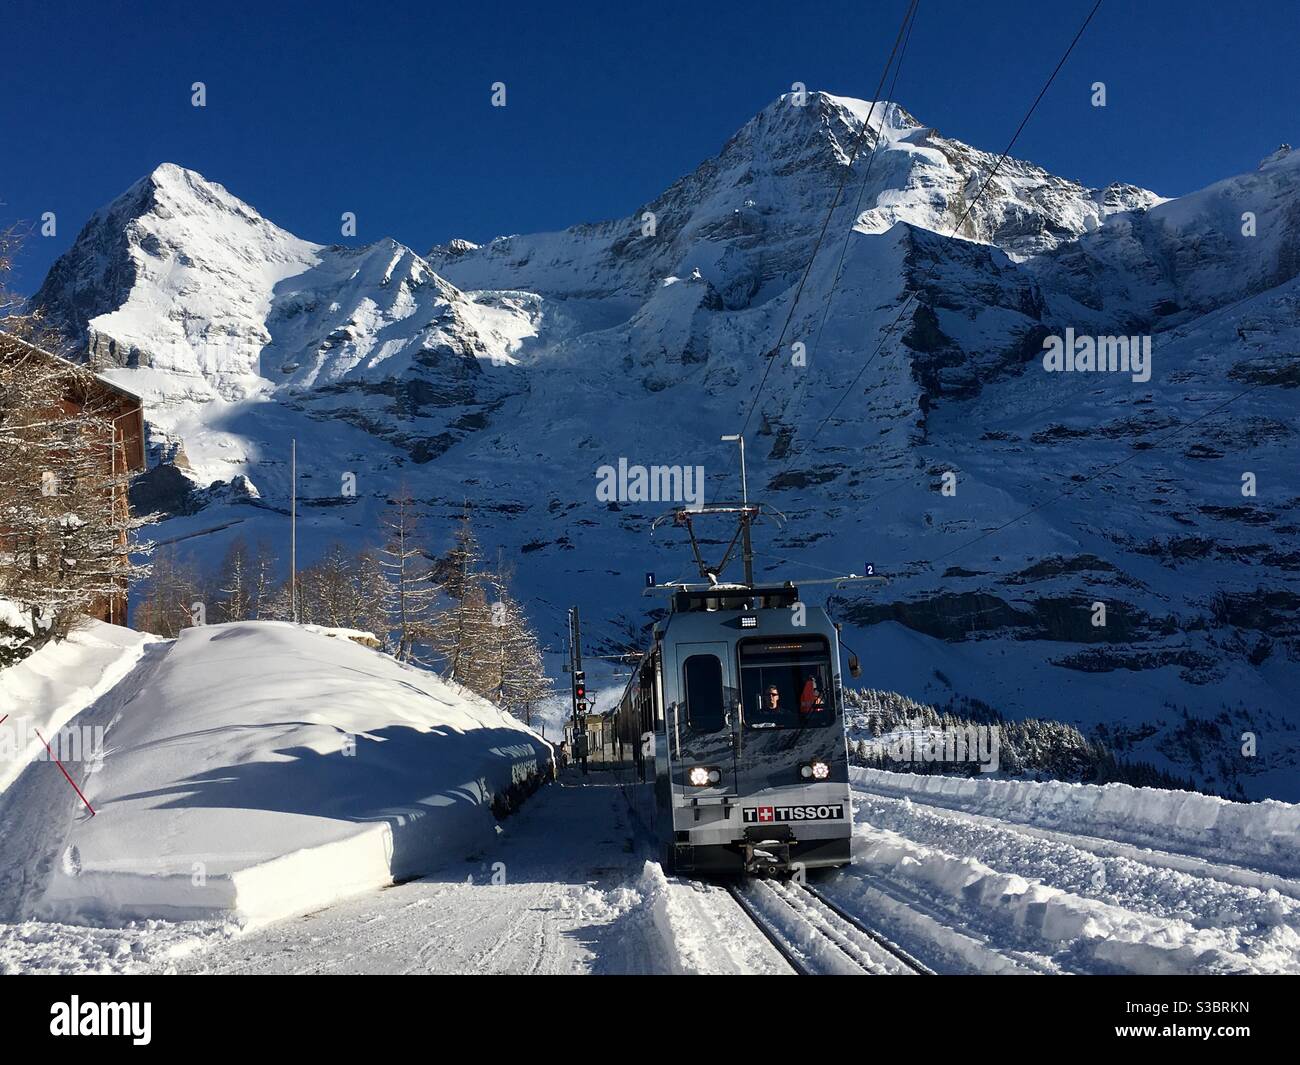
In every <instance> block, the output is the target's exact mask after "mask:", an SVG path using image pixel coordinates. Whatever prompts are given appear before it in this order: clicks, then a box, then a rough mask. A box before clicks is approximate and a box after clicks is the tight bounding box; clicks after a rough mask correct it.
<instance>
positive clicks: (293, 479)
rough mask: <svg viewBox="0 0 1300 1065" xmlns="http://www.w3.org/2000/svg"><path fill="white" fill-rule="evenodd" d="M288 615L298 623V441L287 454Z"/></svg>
mask: <svg viewBox="0 0 1300 1065" xmlns="http://www.w3.org/2000/svg"><path fill="white" fill-rule="evenodd" d="M289 456H290V457H289V615H290V617H292V618H293V622H294V624H295V625H296V624H297V623H298V440H297V438H296V437H295V438H294V440H293V442H292V443H291V444H290V452H289Z"/></svg>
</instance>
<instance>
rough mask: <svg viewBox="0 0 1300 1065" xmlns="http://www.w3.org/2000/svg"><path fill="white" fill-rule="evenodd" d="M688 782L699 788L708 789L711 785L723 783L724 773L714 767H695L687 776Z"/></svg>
mask: <svg viewBox="0 0 1300 1065" xmlns="http://www.w3.org/2000/svg"><path fill="white" fill-rule="evenodd" d="M686 782H687V783H688V784H691V785H692V786H694V787H697V788H707V787H708V786H709V785H710V784H719V783H721V782H722V771H721V770H720V769H714V768H713V767H712V766H707V765H697V766H693V767H692V768H691V770H690V772H688V773H687V774H686Z"/></svg>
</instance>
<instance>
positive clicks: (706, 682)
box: [682, 655, 726, 732]
mask: <svg viewBox="0 0 1300 1065" xmlns="http://www.w3.org/2000/svg"><path fill="white" fill-rule="evenodd" d="M682 675H683V679H684V683H683V686H682V690H683V691H684V692H685V694H686V723H687V724H688V725H689V726H690V728H691V731H692V732H717V731H718V730H719V729H721V728H722V726H723V724H724V723H725V721H726V709H725V708H724V706H723V694H722V660H721V659H720V658H718V656H717V655H691V656H690V658H688V659H687V660H686V662H685V664H684V665H683V666H682Z"/></svg>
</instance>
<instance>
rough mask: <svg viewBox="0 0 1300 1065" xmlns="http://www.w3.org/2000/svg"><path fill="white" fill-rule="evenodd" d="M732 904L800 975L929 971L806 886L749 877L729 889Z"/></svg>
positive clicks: (908, 973) (895, 974)
mask: <svg viewBox="0 0 1300 1065" xmlns="http://www.w3.org/2000/svg"><path fill="white" fill-rule="evenodd" d="M728 890H729V891H730V892H731V895H732V897H733V898H734V899H735V900H736V903H737V904H738V905H739V906H740V907H741V909H743V910H744V911H745V913H746V915H748V917H749V918H750V920H751V921H753V922H754V924H755V925H757V926H758V929H759V931H760V932H762V934H763V935H764V936H765V937H766V938H767V940H768V941H769V942H770V943H771V944H772V945H773V946H774V947H775V948H776V949H777V950H778V951H779V952H780V954H781V956H782V957H783V958H785V960H786V961H787V962H788V963H789V964H790V966H791V967H792V968H793V969H794V970H795V972H797V973H799V974H800V975H802V976H823V975H857V976H864V975H865V976H898V975H921V974H925V975H929V974H930V973H931V970H930V969H928V968H927V967H926V966H924V965H922V964H921V963H920V962H918V961H917V960H916V959H915V958H913V957H912V956H911V955H909V954H908V953H907V952H906V951H904V950H902V948H900V947H898V946H897V945H896V944H894V943H892V942H891V941H890V940H888V939H887V938H886V937H885V936H883V935H882V934H881V933H879V932H877V931H876V930H874V929H871V928H868V927H867V926H866V925H865V924H863V923H862V921H860V920H859V919H857V918H855V917H853V916H851V915H849V914H847V913H845V912H844V911H843V910H841V909H840V908H839V907H838V906H835V905H833V904H831V903H829V902H827V901H826V900H825V899H823V898H822V897H821V896H820V895H819V894H817V893H816V892H815V891H811V890H809V889H808V888H807V887H806V885H798V884H795V883H793V882H782V881H765V880H760V881H750V882H747V883H745V884H743V885H740V884H733V885H730V886H729V887H728Z"/></svg>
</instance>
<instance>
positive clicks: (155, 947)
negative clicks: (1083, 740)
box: [0, 774, 1300, 975]
mask: <svg viewBox="0 0 1300 1065" xmlns="http://www.w3.org/2000/svg"><path fill="white" fill-rule="evenodd" d="M885 775H886V776H887V775H888V774H885ZM606 780H607V777H605V776H604V775H600V774H593V775H592V776H591V777H589V778H587V781H586V783H585V784H584V783H583V782H581V781H580V780H579V778H576V777H574V776H569V777H568V778H567V780H566V782H565V783H566V785H567V786H554V787H550V788H546V789H544V790H543V791H541V792H539V793H538V794H537V795H535V796H534V797H533V798H532V799H531V800H530V801H529V802H528V803H527V804H526V805H525V806H524V808H523V810H522V811H521V812H520V813H518V814H517V815H515V816H513V817H511V818H508V819H507V820H506V821H504V822H502V823H501V825H500V826H499V828H498V831H497V833H496V835H495V840H494V841H493V842H491V843H489V844H487V845H485V846H483V847H482V848H480V849H477V850H475V851H473V852H472V853H466V854H464V855H461V856H458V857H457V859H456V860H455V861H452V862H450V863H449V864H447V865H446V866H445V867H444V868H443V869H441V870H440V871H439V872H437V873H435V874H433V875H431V876H428V877H425V878H423V879H420V880H416V881H413V882H409V883H403V884H397V885H393V886H390V887H386V888H384V889H382V890H380V891H375V892H368V893H366V894H363V895H358V896H355V897H353V898H350V899H347V900H344V901H342V902H340V903H337V904H336V905H333V906H330V907H327V908H324V909H321V910H319V911H316V912H313V913H309V914H306V915H303V916H298V917H294V918H290V919H287V920H284V921H280V922H276V923H273V924H270V925H267V926H264V927H261V928H256V929H252V930H248V929H241V928H240V927H238V926H237V925H235V924H233V923H226V924H220V923H213V922H209V923H206V924H205V923H200V922H177V923H172V922H164V921H151V922H134V923H132V924H130V925H129V926H127V927H125V928H120V929H119V928H102V927H77V926H72V925H57V924H51V923H45V922H38V921H27V922H24V923H20V924H17V925H14V926H0V971H9V972H22V971H71V970H75V969H78V968H84V969H90V970H94V971H115V972H167V973H170V972H181V973H192V972H203V973H214V972H221V973H234V972H238V973H303V974H306V973H353V972H359V973H424V972H430V973H465V974H471V973H644V972H661V973H684V974H694V973H701V974H706V973H721V974H745V973H750V974H762V975H769V974H770V975H778V974H788V973H789V972H790V971H791V970H790V967H789V965H788V964H787V963H786V962H785V961H784V960H783V959H782V958H781V956H780V955H779V954H778V952H777V951H776V950H775V949H774V948H773V947H772V946H771V944H770V943H768V941H767V940H766V939H765V938H764V937H762V936H761V935H760V934H758V932H757V931H756V930H755V929H754V927H753V926H752V924H751V922H750V919H749V918H748V917H747V916H746V915H745V914H744V913H743V912H742V911H741V910H740V908H739V907H738V906H737V904H736V902H735V901H734V900H733V899H732V898H731V897H730V896H729V895H728V893H727V891H726V889H725V888H724V887H723V886H722V885H720V884H716V883H702V882H697V881H690V880H686V879H684V878H678V877H666V876H665V875H664V874H663V871H662V869H661V868H660V867H659V865H658V863H657V862H655V861H653V860H652V859H650V858H649V854H650V853H651V848H650V846H649V840H648V839H647V836H646V834H645V831H644V829H643V827H642V826H641V824H640V822H639V821H638V819H637V817H636V816H635V814H634V811H633V810H632V808H631V805H630V804H629V803H628V801H627V796H625V794H624V790H625V789H623V788H620V787H616V786H609V785H608V784H606ZM873 787H879V784H878V782H872V781H868V780H864V779H859V780H857V781H856V782H855V806H856V822H855V827H854V834H855V846H854V849H855V856H854V864H853V865H852V866H851V867H849V868H847V869H844V870H839V871H835V872H831V873H821V874H814V875H813V876H811V877H810V882H811V883H813V884H814V885H815V886H816V887H817V888H818V889H819V890H820V891H821V892H822V893H823V894H824V895H826V896H827V897H828V898H830V899H831V900H832V901H834V902H836V903H837V904H838V905H840V906H841V907H843V908H844V909H845V910H847V911H849V912H850V913H852V914H855V915H856V916H858V917H859V918H860V919H861V920H863V921H864V922H865V923H866V924H868V925H869V926H870V927H872V928H874V929H877V930H878V931H880V932H881V933H883V934H884V935H885V936H887V937H888V938H889V939H890V940H892V941H893V942H894V943H896V944H899V945H900V946H902V947H903V948H905V949H906V950H907V951H909V952H910V953H911V954H912V955H914V956H915V957H917V958H918V959H920V960H921V962H923V963H924V964H925V965H927V966H929V967H930V968H932V969H934V970H935V971H937V972H940V973H993V974H1060V973H1125V972H1128V973H1194V974H1202V973H1287V972H1289V973H1296V972H1300V881H1296V880H1287V879H1285V878H1282V877H1274V879H1273V882H1272V884H1271V885H1270V886H1267V887H1261V886H1257V885H1254V884H1250V883H1242V882H1234V881H1233V880H1232V879H1231V878H1230V875H1229V874H1231V873H1233V872H1241V873H1243V874H1244V873H1247V872H1249V871H1248V870H1244V869H1242V868H1240V867H1236V866H1226V865H1223V864H1219V863H1214V862H1210V861H1202V862H1201V863H1200V864H1194V863H1192V864H1188V865H1186V867H1179V866H1178V864H1177V863H1178V862H1179V861H1182V860H1185V856H1180V855H1178V854H1170V853H1165V852H1161V851H1155V850H1147V849H1143V848H1138V847H1131V848H1129V850H1128V851H1123V850H1119V851H1116V852H1114V853H1111V852H1108V851H1107V850H1106V846H1107V841H1105V840H1102V839H1098V838H1094V837H1089V836H1086V835H1083V834H1070V833H1068V832H1066V831H1064V830H1049V829H1044V828H1038V827H1035V826H1027V825H1022V824H1017V823H1014V822H1000V821H997V820H995V819H994V818H990V817H986V816H984V815H981V814H976V813H970V812H967V811H965V810H959V809H952V808H949V807H944V806H932V805H929V804H927V803H926V802H921V801H915V800H913V799H911V798H899V797H897V796H896V795H894V794H885V793H883V792H884V791H885V790H886V789H885V788H879V790H878V791H873V790H871V789H872V788H873ZM646 797H647V796H646V795H644V794H638V795H637V796H636V798H637V799H645V798H646ZM636 805H641V803H640V802H638V803H636ZM1115 846H1117V847H1118V846H1120V845H1118V844H1116V845H1115ZM762 890H768V891H773V892H775V891H778V890H780V889H777V888H764V889H762ZM785 921H786V924H787V925H788V926H789V927H788V934H789V935H790V937H791V938H792V939H794V940H795V941H797V942H798V943H800V944H801V946H802V947H803V953H804V955H805V956H806V957H810V958H812V959H814V960H815V961H817V962H818V965H817V968H818V970H819V971H829V972H836V971H857V970H856V967H852V966H846V965H844V963H843V960H842V959H840V958H837V957H836V956H835V953H834V952H833V951H831V950H829V949H828V948H827V946H826V943H825V941H824V936H823V934H822V932H821V930H820V927H819V922H818V921H816V920H814V919H810V920H809V922H808V923H807V924H806V925H804V926H802V927H796V926H798V925H799V921H798V920H797V918H794V917H791V916H790V915H789V914H788V913H787V914H786V918H785ZM859 945H860V946H861V947H862V948H864V949H863V951H862V953H863V955H864V963H865V964H864V965H863V966H862V968H864V969H865V971H867V972H874V973H878V974H881V975H884V974H892V973H901V972H903V971H905V970H904V969H903V968H902V967H900V966H897V965H892V964H890V962H889V959H888V957H887V956H885V955H882V954H879V953H875V954H874V955H873V954H872V952H871V951H869V950H867V949H865V948H866V947H867V946H868V945H867V944H865V943H861V944H859Z"/></svg>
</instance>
